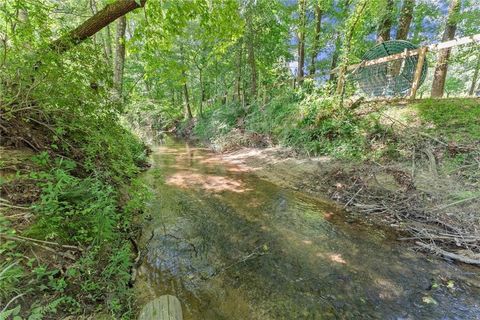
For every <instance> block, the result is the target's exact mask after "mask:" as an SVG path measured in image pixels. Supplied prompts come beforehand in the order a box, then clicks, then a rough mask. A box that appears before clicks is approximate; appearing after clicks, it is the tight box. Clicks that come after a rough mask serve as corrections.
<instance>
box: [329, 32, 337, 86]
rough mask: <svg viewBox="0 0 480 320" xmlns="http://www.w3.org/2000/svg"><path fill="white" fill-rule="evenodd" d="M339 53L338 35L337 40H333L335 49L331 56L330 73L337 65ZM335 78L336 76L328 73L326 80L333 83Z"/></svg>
mask: <svg viewBox="0 0 480 320" xmlns="http://www.w3.org/2000/svg"><path fill="white" fill-rule="evenodd" d="M339 51H340V35H339V34H337V39H336V40H335V49H334V50H333V54H332V63H331V65H330V71H333V70H334V69H335V68H336V67H337V65H338V56H339ZM336 78H337V74H336V73H333V72H330V77H329V79H328V80H330V81H335V80H336Z"/></svg>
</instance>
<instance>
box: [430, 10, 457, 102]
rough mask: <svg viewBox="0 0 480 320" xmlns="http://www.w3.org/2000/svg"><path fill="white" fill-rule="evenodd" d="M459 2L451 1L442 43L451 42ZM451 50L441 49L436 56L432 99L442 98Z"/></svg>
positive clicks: (454, 30) (455, 25) (455, 27)
mask: <svg viewBox="0 0 480 320" xmlns="http://www.w3.org/2000/svg"><path fill="white" fill-rule="evenodd" d="M460 5H461V0H452V2H451V3H450V7H449V9H448V17H447V25H446V27H445V32H444V33H443V37H442V41H448V40H452V39H453V38H454V37H455V32H456V31H457V14H458V13H459V12H460ZM450 51H451V48H447V49H442V50H440V52H439V53H438V56H437V66H436V67H435V73H434V75H433V84H432V93H431V96H432V97H438V98H439V97H442V96H443V90H444V88H445V79H446V78H447V70H448V59H449V58H450Z"/></svg>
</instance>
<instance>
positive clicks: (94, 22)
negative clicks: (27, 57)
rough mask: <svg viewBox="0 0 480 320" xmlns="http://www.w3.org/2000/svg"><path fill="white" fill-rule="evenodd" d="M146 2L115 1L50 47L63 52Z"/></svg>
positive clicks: (144, 0) (136, 0)
mask: <svg viewBox="0 0 480 320" xmlns="http://www.w3.org/2000/svg"><path fill="white" fill-rule="evenodd" d="M146 2H147V0H140V1H138V0H117V1H115V2H113V3H110V4H108V5H106V6H105V8H103V9H102V10H100V11H98V12H97V14H95V15H93V16H92V17H91V18H89V19H87V20H86V21H85V22H84V23H82V24H81V25H80V26H78V27H77V28H75V29H74V30H72V31H70V32H69V33H67V34H66V35H64V36H63V37H60V38H59V39H57V40H55V41H54V42H52V44H51V45H50V47H51V48H52V49H53V50H55V51H56V52H58V53H62V52H65V51H67V50H69V49H71V48H72V47H74V46H75V45H77V44H79V43H81V42H82V41H84V40H85V39H87V38H89V37H91V36H92V35H94V34H95V33H97V32H98V31H100V30H102V29H103V28H104V27H106V26H108V25H109V24H110V23H112V22H113V21H115V20H117V19H118V18H120V17H121V16H124V15H125V14H127V13H129V12H130V11H132V10H135V9H137V8H141V7H143V6H145V3H146Z"/></svg>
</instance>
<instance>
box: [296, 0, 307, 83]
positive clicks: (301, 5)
mask: <svg viewBox="0 0 480 320" xmlns="http://www.w3.org/2000/svg"><path fill="white" fill-rule="evenodd" d="M305 1H306V0H299V1H298V9H299V14H300V21H299V25H298V64H297V80H298V84H299V85H301V84H302V83H303V77H304V75H305V74H304V71H303V68H304V66H305V10H306V4H305Z"/></svg>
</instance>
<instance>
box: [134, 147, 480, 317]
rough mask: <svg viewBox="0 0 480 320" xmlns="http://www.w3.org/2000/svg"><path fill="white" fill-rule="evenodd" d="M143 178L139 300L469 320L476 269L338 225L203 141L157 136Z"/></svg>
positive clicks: (257, 313)
mask: <svg viewBox="0 0 480 320" xmlns="http://www.w3.org/2000/svg"><path fill="white" fill-rule="evenodd" d="M144 178H145V181H146V182H147V183H148V184H149V185H150V187H151V188H152V191H153V192H154V194H155V197H154V200H153V201H152V202H151V203H150V207H149V213H150V220H149V221H148V223H147V224H146V226H145V229H144V239H143V245H144V247H146V252H147V254H146V256H145V259H144V261H143V263H142V265H141V267H140V268H139V270H138V274H139V276H138V280H137V284H136V288H137V292H138V296H139V300H140V302H141V303H143V302H146V301H148V300H150V299H152V298H154V297H156V296H159V295H162V294H174V295H176V296H178V297H179V299H180V300H181V301H182V304H183V308H184V314H185V318H186V319H480V301H479V300H480V299H479V297H480V289H479V288H478V283H479V282H480V280H479V277H478V274H477V273H476V272H477V270H476V269H467V268H459V267H457V266H455V265H453V264H450V263H447V262H443V261H440V260H436V259H429V258H427V257H425V256H423V255H420V254H417V253H415V252H413V251H411V250H410V249H408V248H406V247H404V246H402V245H400V244H399V243H397V242H394V241H392V240H391V239H390V238H389V237H388V235H386V234H385V233H384V232H382V231H381V230H376V229H373V228H372V227H367V226H363V225H358V224H349V223H347V222H346V221H345V219H344V217H343V216H342V213H341V212H339V211H338V209H336V208H335V207H334V206H332V205H331V204H328V203H324V202H321V201H318V200H316V199H314V198H312V197H309V196H306V195H304V194H301V193H298V192H295V191H291V190H285V189H282V188H280V187H278V186H276V185H274V184H272V183H269V182H268V181H265V180H262V179H260V178H258V177H257V176H255V175H254V174H253V173H251V172H248V170H245V168H241V167H238V166H235V165H233V164H229V163H224V162H221V161H219V160H218V157H216V156H215V155H214V154H211V153H210V152H208V151H207V150H204V149H199V148H193V147H191V146H188V145H185V144H181V143H175V142H168V143H167V144H165V145H161V146H159V147H157V148H156V149H154V154H153V166H152V169H150V170H149V171H148V172H147V173H146V174H145V177H144ZM462 279H467V280H468V279H470V280H468V281H465V280H462ZM475 283H477V286H475V285H474V284H475Z"/></svg>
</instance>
